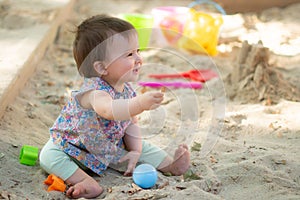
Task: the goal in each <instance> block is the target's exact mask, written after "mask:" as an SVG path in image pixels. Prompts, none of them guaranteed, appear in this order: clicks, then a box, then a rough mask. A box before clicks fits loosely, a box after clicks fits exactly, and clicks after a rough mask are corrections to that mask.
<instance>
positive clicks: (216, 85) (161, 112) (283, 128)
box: [0, 0, 300, 200]
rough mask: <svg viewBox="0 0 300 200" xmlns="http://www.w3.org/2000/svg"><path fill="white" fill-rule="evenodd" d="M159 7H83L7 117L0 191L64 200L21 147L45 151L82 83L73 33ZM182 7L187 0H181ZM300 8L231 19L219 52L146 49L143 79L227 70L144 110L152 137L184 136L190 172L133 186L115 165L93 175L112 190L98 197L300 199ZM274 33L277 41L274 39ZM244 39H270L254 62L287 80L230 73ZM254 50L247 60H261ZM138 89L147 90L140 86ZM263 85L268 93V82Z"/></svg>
mask: <svg viewBox="0 0 300 200" xmlns="http://www.w3.org/2000/svg"><path fill="white" fill-rule="evenodd" d="M133 2H136V3H135V4H134V3H133ZM169 3H170V2H169ZM161 5H164V4H163V2H158V1H147V3H146V5H143V4H142V3H141V2H140V1H126V3H125V2H124V3H123V2H122V4H120V2H119V1H117V0H115V1H105V3H103V4H101V5H100V4H99V3H96V2H94V1H79V2H78V3H77V4H76V6H75V8H74V13H73V15H72V16H70V18H69V19H68V21H67V22H66V23H65V24H64V25H63V26H62V27H61V29H60V32H59V34H58V37H57V39H56V42H55V43H54V44H53V45H51V46H50V47H49V49H48V51H47V52H46V55H45V57H44V59H43V60H42V61H41V62H40V64H39V66H38V69H37V71H36V74H34V75H33V76H32V78H31V80H30V81H29V82H28V83H27V84H26V86H25V88H24V90H23V91H22V92H21V93H20V95H19V96H18V97H17V98H16V100H15V102H12V103H11V104H10V105H9V106H8V108H7V109H6V112H5V114H4V117H3V118H2V119H1V121H0V134H1V139H0V163H1V165H0V169H1V170H0V198H2V199H66V197H65V196H64V195H63V194H62V193H60V192H47V191H46V186H45V185H44V184H43V181H44V180H45V179H46V177H47V174H46V173H45V172H44V171H43V170H42V169H41V168H40V167H39V163H38V162H37V164H36V165H35V166H26V165H21V164H20V163H19V152H20V149H21V147H22V146H23V145H33V146H37V147H38V148H39V149H41V148H42V146H43V144H44V143H45V142H46V141H47V140H48V138H49V133H48V129H49V127H50V126H51V125H52V124H53V122H54V120H55V119H56V117H57V116H58V114H59V111H60V109H61V107H62V106H63V104H64V103H65V101H66V100H67V98H68V95H69V93H70V91H71V90H72V89H73V88H77V87H78V85H79V83H80V82H81V78H80V77H79V76H78V74H77V71H76V67H75V64H74V61H73V58H72V52H71V46H72V40H73V35H72V33H71V32H70V30H73V28H74V24H77V23H78V22H79V21H81V20H82V19H84V18H85V17H87V16H91V15H93V14H96V13H102V12H104V13H109V14H113V15H117V14H118V13H122V12H143V13H150V11H151V9H152V8H153V7H156V6H161ZM165 5H166V4H165ZM167 5H175V4H174V3H173V4H171V3H170V4H167ZM176 5H187V2H184V1H178V4H176ZM299 8H300V4H294V5H292V6H289V7H287V8H272V9H268V10H265V11H263V12H259V13H240V14H236V15H229V16H227V18H228V21H226V24H225V25H226V26H225V25H224V28H223V31H222V33H221V35H220V37H221V38H220V42H219V47H218V48H219V54H218V55H217V56H215V57H209V56H206V55H192V54H190V53H188V52H184V51H182V50H180V49H177V48H172V47H164V48H163V51H162V50H161V49H155V48H153V49H150V50H146V51H143V52H142V55H143V56H144V68H143V71H142V73H141V76H140V80H141V81H146V80H153V79H150V78H149V77H148V74H151V73H165V72H167V73H172V72H173V73H174V72H182V71H187V70H190V69H194V68H197V69H211V70H214V71H215V72H217V73H218V75H219V77H218V78H214V79H212V80H210V81H207V82H206V83H205V84H204V87H203V89H201V90H191V89H167V90H166V92H165V100H164V102H163V104H162V106H161V107H160V108H158V109H156V110H154V111H151V112H145V113H143V114H141V115H139V119H140V124H141V127H142V130H143V135H144V137H145V139H147V140H150V141H152V142H154V143H156V144H157V145H159V146H161V147H162V148H165V149H166V151H167V152H168V153H170V154H173V152H174V150H175V148H176V145H177V144H179V143H182V142H185V143H187V144H188V145H189V147H190V150H191V167H190V170H189V171H188V173H187V174H185V176H179V177H173V176H166V175H163V174H161V173H159V179H158V181H157V184H156V185H155V186H154V187H153V188H151V189H147V190H139V189H135V188H134V187H133V186H132V183H133V180H132V178H131V177H124V176H122V174H120V173H118V172H115V171H113V170H108V171H106V172H105V173H104V175H103V176H101V177H98V176H95V179H96V180H97V181H99V184H101V185H102V186H103V187H104V188H105V193H104V194H103V195H101V197H99V199H101V198H103V199H135V200H142V199H172V200H173V199H175V200H179V199H195V200H198V199H210V200H220V199H230V200H232V199H257V200H260V199H261V200H265V199H272V200H273V199H278V200H279V199H282V200H283V199H299V198H300V167H299V166H300V154H299V151H300V145H299V144H300V123H299V118H300V102H299V98H300V96H299V90H300V84H299V82H298V77H299V76H300V66H299V61H300V54H299V53H300V51H299V39H300V38H299V36H300V21H299V19H300V17H299V12H298V11H299ZM28 23H29V22H28ZM282 27H284V29H282ZM274 30H276V31H274ZM270 38H271V39H274V38H275V39H274V40H272V42H271V41H270ZM246 39H247V40H248V41H249V43H250V44H251V45H253V46H254V47H255V46H256V45H257V44H258V41H259V40H262V43H263V47H264V48H265V47H266V48H268V56H267V57H264V56H262V57H261V59H260V60H259V63H260V64H259V63H256V64H255V65H253V66H255V67H256V68H255V69H256V70H257V68H261V67H262V68H263V69H266V68H268V69H269V68H272V69H271V71H272V73H271V74H273V72H274V71H276V77H280V81H281V82H280V83H284V84H277V82H272V81H271V82H270V81H266V82H263V79H260V78H261V77H270V76H269V75H270V74H269V73H268V72H269V71H270V70H260V69H259V70H257V71H258V72H257V73H256V75H255V72H253V71H251V70H250V72H245V71H243V73H246V74H244V75H245V76H244V75H242V76H240V77H239V78H237V79H234V78H232V77H235V76H238V72H237V71H239V70H238V67H240V66H241V65H239V62H240V60H239V58H240V56H241V52H242V51H241V49H243V48H242V44H243V41H244V40H246ZM291 49H292V50H291ZM250 55H253V54H251V53H249V54H247V55H246V58H248V60H252V61H253V58H250ZM254 60H255V59H254ZM250 63H251V62H250ZM240 64H241V62H240ZM242 64H244V65H246V64H247V63H246V64H245V63H242ZM248 64H249V63H248ZM244 65H243V66H244ZM257 66H260V67H257ZM243 73H241V74H243ZM274 73H275V72H274ZM257 74H258V75H257ZM259 75H260V76H259ZM277 75H278V76H277ZM254 76H256V77H260V78H253V77H254ZM245 79H246V80H245ZM178 80H180V79H178ZM232 80H236V82H232ZM268 80H269V79H268ZM272 80H273V79H272ZM253 84H258V85H257V86H259V87H255V86H253ZM240 85H242V86H243V87H241V86H240ZM134 86H135V87H136V89H137V91H138V93H140V92H141V90H142V88H140V87H139V86H138V85H137V84H134ZM264 86H265V87H266V88H269V90H266V89H262V88H263V87H264ZM270 88H271V89H270ZM256 89H258V91H257V90H256ZM148 90H151V89H148ZM245 91H246V92H245ZM274 91H281V93H280V94H279V93H275V92H274ZM259 94H261V95H259ZM265 94H266V95H265Z"/></svg>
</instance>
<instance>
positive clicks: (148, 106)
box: [138, 92, 164, 110]
mask: <svg viewBox="0 0 300 200" xmlns="http://www.w3.org/2000/svg"><path fill="white" fill-rule="evenodd" d="M138 98H139V99H138V101H139V104H140V106H141V107H142V108H143V109H144V110H153V109H155V108H157V107H159V106H160V104H161V102H162V101H163V100H164V94H163V93H162V92H146V93H144V94H141V95H140V96H138Z"/></svg>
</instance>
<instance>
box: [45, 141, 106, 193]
mask: <svg viewBox="0 0 300 200" xmlns="http://www.w3.org/2000/svg"><path fill="white" fill-rule="evenodd" d="M40 165H41V167H42V168H43V169H44V170H45V171H46V172H48V173H49V174H55V175H56V176H58V177H60V178H61V179H63V180H64V181H65V182H66V184H68V185H70V186H71V187H70V188H69V189H68V190H67V191H66V195H67V196H69V197H72V198H80V197H85V198H93V197H97V196H99V195H100V194H101V193H102V191H103V189H102V188H101V187H100V185H99V184H98V183H97V182H96V181H95V180H94V179H93V178H92V177H91V176H89V175H88V174H87V173H85V172H84V171H83V170H82V169H80V168H79V167H78V165H77V164H76V163H75V162H74V161H73V160H72V159H70V157H69V156H68V155H67V154H66V153H64V152H63V151H62V150H60V149H59V148H58V147H57V146H56V145H54V144H53V142H52V140H51V139H50V140H49V141H48V142H47V143H46V144H45V146H44V147H43V149H42V151H41V152H40Z"/></svg>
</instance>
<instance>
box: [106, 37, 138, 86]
mask: <svg viewBox="0 0 300 200" xmlns="http://www.w3.org/2000/svg"><path fill="white" fill-rule="evenodd" d="M107 46H108V52H107V59H106V61H105V63H106V64H107V72H108V75H107V76H106V77H105V78H106V79H108V80H107V81H109V82H110V83H111V84H116V83H121V84H123V83H124V82H131V81H136V80H137V79H138V75H139V71H140V68H141V65H142V58H141V56H140V54H139V43H138V36H137V33H136V32H135V31H132V32H130V33H129V37H128V36H124V35H122V34H116V35H114V36H113V38H112V40H111V42H110V43H109V45H107Z"/></svg>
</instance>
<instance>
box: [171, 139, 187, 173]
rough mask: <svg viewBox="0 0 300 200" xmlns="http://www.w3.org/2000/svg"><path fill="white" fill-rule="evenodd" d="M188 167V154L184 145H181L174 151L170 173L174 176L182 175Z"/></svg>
mask: <svg viewBox="0 0 300 200" xmlns="http://www.w3.org/2000/svg"><path fill="white" fill-rule="evenodd" d="M189 167H190V152H189V151H188V146H187V145H186V144H181V145H179V146H178V149H177V150H176V151H175V154H174V160H173V163H172V164H171V166H170V171H171V173H172V174H173V175H175V176H180V175H182V174H184V173H185V172H186V171H187V170H188V169H189Z"/></svg>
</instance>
